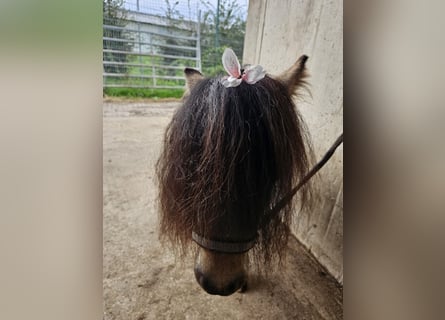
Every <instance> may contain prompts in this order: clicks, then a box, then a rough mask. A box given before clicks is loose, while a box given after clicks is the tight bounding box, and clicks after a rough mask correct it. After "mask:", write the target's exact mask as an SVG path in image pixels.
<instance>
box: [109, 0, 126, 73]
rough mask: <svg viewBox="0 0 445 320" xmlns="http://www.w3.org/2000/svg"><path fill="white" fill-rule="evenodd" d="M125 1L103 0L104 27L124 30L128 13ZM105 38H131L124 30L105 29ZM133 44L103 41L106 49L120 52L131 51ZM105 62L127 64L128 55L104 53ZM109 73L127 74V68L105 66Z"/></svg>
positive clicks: (112, 65)
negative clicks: (124, 5) (124, 6)
mask: <svg viewBox="0 0 445 320" xmlns="http://www.w3.org/2000/svg"><path fill="white" fill-rule="evenodd" d="M123 4H124V0H103V25H108V26H114V27H120V28H123V27H125V26H126V25H127V20H126V18H127V12H126V10H125V9H124V8H123ZM103 36H104V38H113V39H122V40H125V39H127V40H129V39H130V37H129V36H128V34H127V33H126V32H124V30H118V29H106V28H105V27H104V28H103ZM132 47H133V46H132V43H131V42H123V41H114V40H103V48H104V49H112V50H118V51H131V49H132ZM103 60H104V61H108V62H127V61H128V55H127V54H125V53H115V52H104V53H103ZM104 70H105V72H107V73H126V72H127V66H125V65H122V64H111V65H104Z"/></svg>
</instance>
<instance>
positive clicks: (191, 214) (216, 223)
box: [156, 55, 312, 296]
mask: <svg viewBox="0 0 445 320" xmlns="http://www.w3.org/2000/svg"><path fill="white" fill-rule="evenodd" d="M307 59H308V57H307V56H306V55H303V56H301V57H300V58H299V59H297V61H296V62H295V63H294V64H293V65H292V66H291V67H290V68H289V69H287V70H286V71H285V72H283V73H282V74H280V75H279V76H272V75H269V74H266V75H265V76H264V78H263V79H261V80H260V81H258V82H256V83H254V84H249V83H246V82H245V81H243V82H241V83H240V84H239V85H238V86H236V87H225V86H224V85H223V84H222V83H223V79H222V78H221V77H214V78H206V77H204V76H203V75H202V74H201V73H200V72H199V71H197V70H194V69H191V68H186V69H185V70H184V73H185V79H186V92H185V94H184V97H183V101H182V104H181V106H180V107H178V109H177V110H176V111H175V113H174V115H173V117H172V120H171V122H170V123H169V125H168V126H167V129H166V131H165V136H164V145H163V149H162V150H161V155H160V157H159V159H158V161H157V164H156V176H157V180H158V186H159V195H158V201H159V212H160V219H159V220H160V229H159V231H160V240H161V241H162V242H163V243H168V244H169V245H170V246H171V247H172V248H174V249H176V250H175V251H176V252H177V253H179V254H180V256H181V257H184V256H185V255H187V254H188V253H190V252H192V253H194V254H195V267H194V273H195V277H196V280H197V282H198V283H199V285H200V286H201V287H202V288H203V289H204V290H205V291H206V292H207V293H209V294H217V295H222V296H227V295H230V294H232V293H234V292H236V291H238V290H240V291H244V290H245V289H246V288H247V276H248V274H247V270H248V267H249V265H251V264H254V265H257V266H259V267H260V268H263V269H264V268H265V269H267V268H268V266H270V265H271V263H272V262H273V261H276V260H281V257H282V256H283V253H284V249H285V247H286V244H287V241H288V237H289V235H290V228H289V226H290V224H291V221H292V219H291V218H292V214H293V212H294V210H295V207H296V203H295V201H288V202H287V203H286V204H285V205H282V206H281V207H280V210H278V211H277V210H272V208H274V206H275V205H276V204H277V203H278V202H279V201H280V200H281V199H282V198H283V197H284V196H285V195H287V194H288V193H289V192H290V191H291V190H292V187H293V186H294V185H295V184H296V182H298V181H300V180H301V179H302V178H303V177H304V175H305V174H306V172H307V171H308V168H309V165H310V162H311V161H310V159H311V157H310V155H311V154H312V153H311V152H312V150H311V146H310V142H309V137H308V133H307V132H308V131H307V129H306V126H305V124H304V122H303V120H302V117H301V116H300V114H299V112H298V110H297V108H296V106H295V104H294V101H293V96H294V95H298V93H299V92H300V89H302V88H306V86H307V82H306V78H307V77H308V74H307V71H306V67H305V65H306V61H307ZM244 68H246V67H244ZM244 68H243V69H241V71H243V70H245V69H244ZM310 194H311V187H310V185H309V184H307V185H305V186H303V188H301V190H300V194H299V197H298V199H299V205H300V206H301V207H304V206H306V205H307V204H308V202H309V199H310Z"/></svg>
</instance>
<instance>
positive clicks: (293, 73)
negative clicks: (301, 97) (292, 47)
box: [275, 55, 309, 95]
mask: <svg viewBox="0 0 445 320" xmlns="http://www.w3.org/2000/svg"><path fill="white" fill-rule="evenodd" d="M308 58H309V57H308V56H307V55H302V56H301V57H300V58H298V60H297V61H296V62H295V63H294V64H293V65H292V66H291V67H290V68H289V69H287V70H286V71H284V72H283V73H282V74H280V75H279V76H277V77H275V79H277V80H279V81H281V82H282V83H283V84H284V85H285V86H286V88H287V90H288V92H289V94H290V95H292V94H294V93H295V91H296V89H298V88H299V87H300V86H302V85H304V84H306V81H305V79H306V78H307V76H308V74H307V71H306V61H307V59H308Z"/></svg>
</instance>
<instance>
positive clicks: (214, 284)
mask: <svg viewBox="0 0 445 320" xmlns="http://www.w3.org/2000/svg"><path fill="white" fill-rule="evenodd" d="M194 271H195V278H196V281H197V282H198V283H199V285H200V286H201V288H203V289H204V291H205V292H207V293H208V294H213V295H220V296H229V295H231V294H233V293H235V292H236V291H237V290H241V292H244V291H245V288H246V286H247V276H246V275H245V274H244V273H243V274H240V275H237V276H235V277H234V278H233V279H232V280H229V281H225V282H224V284H218V281H217V280H215V279H212V277H209V276H206V275H205V274H204V273H203V272H202V271H201V270H200V268H199V267H195V269H194Z"/></svg>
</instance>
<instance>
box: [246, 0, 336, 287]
mask: <svg viewBox="0 0 445 320" xmlns="http://www.w3.org/2000/svg"><path fill="white" fill-rule="evenodd" d="M303 53H304V54H307V55H308V56H309V60H308V63H307V67H308V70H309V73H310V74H311V77H310V79H309V82H310V91H311V94H312V97H311V96H310V95H306V96H304V97H303V99H299V100H298V101H297V105H298V108H299V110H300V111H301V113H302V115H303V117H304V119H305V121H306V123H307V125H308V127H309V131H310V134H311V137H312V142H313V146H314V150H315V156H316V158H317V159H320V158H321V157H322V155H323V154H324V153H325V152H326V150H327V149H328V148H329V147H330V146H331V144H332V143H333V142H334V141H335V139H336V138H337V137H338V136H339V135H340V133H342V132H343V2H342V1H341V0H263V1H254V0H251V1H250V2H249V11H248V18H247V29H246V39H245V44H244V56H243V63H250V64H261V65H262V66H263V67H264V68H265V69H266V70H267V71H268V72H269V73H271V74H279V73H280V72H282V71H284V70H285V69H286V68H288V67H289V66H290V65H291V64H292V63H293V62H295V60H296V59H297V58H298V57H299V56H300V55H301V54H303ZM314 181H315V185H316V189H317V196H318V199H317V203H316V205H315V206H314V208H313V209H312V210H311V212H296V213H295V219H294V220H295V223H294V225H293V231H294V232H295V235H296V236H297V238H298V239H299V240H300V241H301V242H302V243H303V244H304V245H305V246H306V247H307V248H308V249H309V250H310V251H311V252H312V253H313V254H314V256H315V257H316V258H317V259H318V261H319V262H320V263H321V264H322V265H324V266H325V267H326V268H327V269H328V271H329V272H330V273H331V274H332V275H333V276H334V277H335V278H336V279H337V280H338V281H339V282H341V283H342V282H343V191H342V190H343V147H342V146H341V147H340V148H339V149H338V150H337V152H336V153H335V155H334V156H333V158H332V159H331V160H330V162H329V163H328V164H327V165H326V166H325V167H324V168H323V169H322V171H321V172H320V174H318V175H317V177H316V179H315V180H314Z"/></svg>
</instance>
